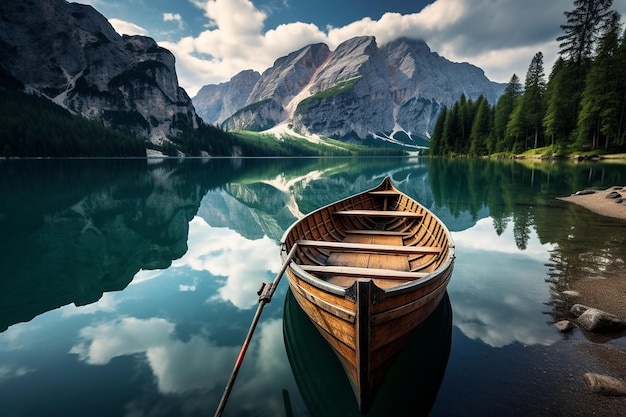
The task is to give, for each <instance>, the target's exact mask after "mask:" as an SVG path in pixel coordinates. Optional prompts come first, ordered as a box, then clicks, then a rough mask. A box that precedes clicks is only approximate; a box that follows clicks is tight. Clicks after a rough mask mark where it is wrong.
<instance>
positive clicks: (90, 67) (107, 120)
mask: <svg viewBox="0 0 626 417" xmlns="http://www.w3.org/2000/svg"><path fill="white" fill-rule="evenodd" d="M0 56H1V57H2V59H1V60H0V75H1V76H0V78H1V79H2V81H3V82H4V83H5V84H6V83H7V82H9V83H11V84H12V85H19V84H21V85H20V86H21V87H23V90H24V91H26V92H28V93H31V94H37V95H40V96H44V97H46V98H48V99H50V100H51V101H53V102H55V103H57V104H59V105H61V106H62V107H64V108H66V109H68V110H69V111H70V112H72V113H73V114H77V115H80V116H83V117H85V118H88V119H91V120H97V121H99V122H101V123H102V124H103V125H105V126H106V127H113V128H115V129H116V130H118V131H121V132H124V133H126V134H129V135H132V136H137V137H141V138H144V139H147V140H149V141H150V142H152V143H154V144H156V145H162V144H164V143H166V142H168V141H169V138H171V137H176V136H178V135H179V134H180V133H182V132H183V131H185V130H191V129H196V128H197V127H198V126H199V123H200V122H201V120H200V119H199V118H198V116H197V114H196V112H195V109H194V107H193V104H192V102H191V99H190V98H189V96H188V95H187V93H186V92H185V90H184V89H182V88H181V87H180V86H179V84H178V79H177V75H176V69H175V59H174V55H173V54H172V53H171V52H170V51H168V50H167V49H165V48H162V47H160V46H158V44H157V43H156V42H155V41H154V39H152V38H149V37H145V36H128V35H119V34H118V33H117V32H116V31H115V30H114V29H113V27H112V26H111V24H110V23H109V22H108V20H107V19H106V18H105V17H104V16H103V15H102V14H100V13H99V12H98V11H97V10H96V9H94V8H93V7H92V6H89V5H83V4H78V3H68V2H66V1H64V0H29V1H21V0H5V1H3V2H2V3H0Z"/></svg>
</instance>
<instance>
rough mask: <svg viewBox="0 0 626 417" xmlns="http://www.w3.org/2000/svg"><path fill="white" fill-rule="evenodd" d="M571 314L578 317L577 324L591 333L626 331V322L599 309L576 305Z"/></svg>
mask: <svg viewBox="0 0 626 417" xmlns="http://www.w3.org/2000/svg"><path fill="white" fill-rule="evenodd" d="M570 312H571V313H572V314H573V315H574V316H576V317H578V318H577V320H576V321H577V322H578V324H580V325H581V326H583V327H584V328H585V330H587V331H589V332H613V331H621V330H624V329H626V321H624V320H622V319H621V318H619V317H617V316H615V315H613V314H610V313H607V312H606V311H602V310H599V309H597V308H591V307H587V306H585V305H582V304H574V305H573V306H572V308H571V309H570Z"/></svg>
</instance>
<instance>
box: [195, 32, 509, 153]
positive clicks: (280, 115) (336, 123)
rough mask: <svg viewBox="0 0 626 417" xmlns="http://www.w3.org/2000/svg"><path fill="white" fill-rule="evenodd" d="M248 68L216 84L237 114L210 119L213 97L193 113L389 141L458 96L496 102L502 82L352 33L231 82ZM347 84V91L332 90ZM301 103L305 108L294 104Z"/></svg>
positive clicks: (428, 120) (420, 133)
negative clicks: (245, 83) (245, 85)
mask: <svg viewBox="0 0 626 417" xmlns="http://www.w3.org/2000/svg"><path fill="white" fill-rule="evenodd" d="M249 71H250V70H247V71H243V72H241V73H239V74H236V75H235V76H234V77H233V78H231V80H230V81H228V82H226V83H222V84H220V86H221V88H223V89H225V90H228V91H230V93H231V94H233V95H237V96H238V97H239V100H240V103H242V102H243V103H244V104H243V105H241V107H240V108H239V109H237V110H235V111H232V112H224V111H220V112H219V116H217V117H216V114H217V113H216V112H215V108H216V107H219V106H220V105H221V102H220V100H215V102H214V104H212V105H208V106H206V105H202V106H200V105H197V107H196V109H197V111H198V115H199V116H200V117H202V118H203V119H204V120H205V122H207V123H213V124H219V125H221V126H222V127H223V128H225V129H227V130H264V129H269V128H271V127H274V126H277V125H280V124H285V123H288V124H290V125H291V126H293V128H294V130H296V131H299V132H301V133H304V134H320V135H327V136H331V137H336V138H343V139H347V140H351V141H362V140H364V139H366V138H368V137H379V138H383V139H392V137H393V136H394V135H395V134H396V133H398V132H404V133H406V134H407V135H408V136H411V135H412V136H413V137H429V135H430V133H431V132H432V129H433V127H434V123H435V120H436V116H437V115H438V113H439V111H440V109H441V108H442V107H443V106H448V107H450V106H452V105H453V104H454V102H455V101H456V100H457V99H458V98H459V97H460V96H461V94H465V95H466V96H467V97H468V98H469V99H477V98H478V97H479V96H480V95H483V96H485V97H486V98H487V100H488V101H489V102H491V103H494V104H495V102H496V100H497V98H498V97H499V96H500V95H501V94H502V92H503V90H504V84H499V83H495V82H493V81H490V80H488V79H487V77H486V76H485V74H484V72H483V70H482V69H480V68H478V67H476V66H474V65H471V64H469V63H454V62H451V61H449V60H447V59H446V58H444V57H441V56H440V55H438V54H437V53H435V52H432V51H431V50H430V47H429V46H428V45H427V44H426V42H424V41H422V40H415V39H409V38H398V39H396V40H394V41H391V42H389V43H387V44H384V45H382V46H379V45H378V44H377V42H376V38H375V37H373V36H359V37H355V38H352V39H349V40H347V41H345V42H342V43H341V44H340V45H338V46H337V48H336V49H335V50H334V51H331V50H330V48H329V47H328V46H327V45H325V44H323V43H318V44H311V45H307V46H305V47H303V48H301V49H299V50H297V51H294V52H292V53H290V54H288V55H286V56H284V57H280V58H278V59H277V60H276V61H275V62H274V64H273V66H271V67H269V68H267V69H266V70H265V71H263V73H262V74H261V75H260V76H258V78H256V79H257V81H256V83H255V85H254V87H253V88H252V90H249V92H248V91H245V90H243V89H240V88H238V87H237V86H236V85H235V83H234V81H236V80H237V79H238V78H239V77H241V76H242V75H243V74H244V73H246V74H248V75H249V74H250V73H249ZM256 74H258V72H257V73H256ZM250 80H252V79H250ZM354 80H356V81H354ZM352 81H353V83H352V85H350V88H345V89H343V90H341V91H339V90H340V89H337V87H338V86H340V85H344V86H345V85H346V84H345V83H348V82H352ZM342 83H343V84H342ZM211 88H213V86H212V85H207V86H204V87H203V88H202V89H201V90H200V91H199V92H198V94H197V95H196V96H195V97H193V98H192V101H193V102H194V104H196V103H200V102H202V100H206V92H207V91H209V90H210V89H211ZM244 96H247V98H246V100H245V102H244V101H243V99H242V98H243V97H244ZM303 102H306V104H307V106H306V111H305V110H303V109H304V107H300V106H301V105H302V103H303ZM205 103H206V101H205ZM253 105H254V106H253ZM299 107H300V109H299V110H298V108H299ZM242 109H243V111H242ZM229 113H230V114H229Z"/></svg>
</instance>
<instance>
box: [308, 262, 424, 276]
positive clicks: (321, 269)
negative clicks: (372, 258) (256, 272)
mask: <svg viewBox="0 0 626 417" xmlns="http://www.w3.org/2000/svg"><path fill="white" fill-rule="evenodd" d="M300 268H302V269H303V270H305V271H306V272H313V273H318V274H329V275H346V276H358V277H367V278H379V279H400V280H401V279H405V280H415V279H418V278H423V277H425V276H426V275H428V272H410V271H396V270H393V269H375V268H358V267H353V266H334V265H300Z"/></svg>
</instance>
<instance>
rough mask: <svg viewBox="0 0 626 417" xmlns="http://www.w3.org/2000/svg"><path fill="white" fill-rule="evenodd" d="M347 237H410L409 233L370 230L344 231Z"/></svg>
mask: <svg viewBox="0 0 626 417" xmlns="http://www.w3.org/2000/svg"><path fill="white" fill-rule="evenodd" d="M344 232H345V233H346V234H349V235H373V236H411V235H413V233H411V232H394V231H393V230H370V229H358V230H357V229H352V230H344Z"/></svg>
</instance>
